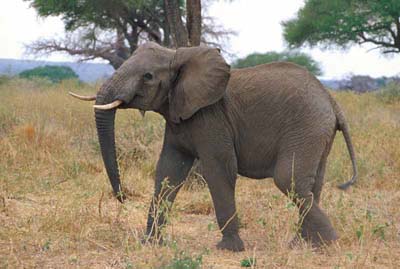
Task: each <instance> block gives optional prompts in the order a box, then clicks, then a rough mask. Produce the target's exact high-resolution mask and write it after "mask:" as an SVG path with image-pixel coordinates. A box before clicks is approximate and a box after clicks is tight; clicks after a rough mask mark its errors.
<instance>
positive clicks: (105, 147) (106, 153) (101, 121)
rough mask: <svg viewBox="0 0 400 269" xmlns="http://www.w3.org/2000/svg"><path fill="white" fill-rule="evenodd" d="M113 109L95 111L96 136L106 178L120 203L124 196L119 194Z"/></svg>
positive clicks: (119, 183) (119, 184)
mask: <svg viewBox="0 0 400 269" xmlns="http://www.w3.org/2000/svg"><path fill="white" fill-rule="evenodd" d="M115 111H116V110H115V109H111V110H99V109H96V110H95V117H96V127H97V134H98V137H99V142H100V149H101V154H102V156H103V161H104V165H105V167H106V170H107V174H108V178H109V179H110V182H111V186H112V188H113V191H114V194H115V196H116V197H117V199H118V200H119V201H120V202H121V203H122V202H123V201H124V196H123V194H122V192H121V182H120V178H119V171H118V163H117V156H116V150H115V135H114V122H115Z"/></svg>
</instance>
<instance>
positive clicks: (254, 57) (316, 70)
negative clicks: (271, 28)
mask: <svg viewBox="0 0 400 269" xmlns="http://www.w3.org/2000/svg"><path fill="white" fill-rule="evenodd" d="M271 62H292V63H295V64H298V65H300V66H303V67H305V68H307V69H308V71H310V72H311V73H313V74H314V75H322V70H321V68H320V66H319V63H318V62H317V61H315V60H314V59H313V58H311V56H309V55H307V54H305V53H301V52H280V53H279V52H275V51H271V52H266V53H253V54H250V55H248V56H247V57H245V58H243V59H238V60H236V61H235V62H234V63H233V67H235V68H245V67H251V66H256V65H259V64H266V63H271Z"/></svg>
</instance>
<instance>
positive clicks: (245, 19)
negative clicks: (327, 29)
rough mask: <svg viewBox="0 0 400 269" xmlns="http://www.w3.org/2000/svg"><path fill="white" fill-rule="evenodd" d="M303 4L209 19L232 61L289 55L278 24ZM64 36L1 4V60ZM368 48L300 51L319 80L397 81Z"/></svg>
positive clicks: (391, 63)
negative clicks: (225, 40) (223, 34)
mask: <svg viewBox="0 0 400 269" xmlns="http://www.w3.org/2000/svg"><path fill="white" fill-rule="evenodd" d="M303 5H304V1H303V0H280V1H276V0H235V1H227V0H216V1H214V2H213V4H212V5H211V6H210V7H209V10H208V13H209V14H210V15H211V16H213V17H215V18H217V21H218V22H219V23H220V24H222V25H223V26H224V27H225V28H228V29H231V30H234V31H235V32H236V33H237V35H236V36H233V37H232V38H231V39H230V42H229V45H230V51H231V52H232V53H233V54H234V55H235V56H236V57H244V56H246V55H248V54H250V53H253V52H261V53H262V52H267V51H278V52H281V51H283V50H286V49H287V46H286V44H285V42H284V40H283V38H282V26H281V22H282V21H283V20H287V19H289V18H293V17H294V16H295V15H296V12H297V11H298V9H299V8H300V7H302V6H303ZM63 35H64V27H63V23H62V21H61V20H60V18H57V17H51V18H47V19H43V18H39V17H38V16H37V14H36V12H35V10H34V9H33V8H30V7H29V3H27V2H24V1H22V0H0V41H1V42H0V58H13V59H25V58H27V57H30V58H32V56H29V55H26V53H25V48H24V45H25V44H29V43H30V42H33V41H35V40H38V39H43V38H57V37H60V38H61V37H62V36H63ZM371 48H372V47H371V46H357V45H356V46H353V47H352V48H351V49H350V50H347V51H343V50H338V49H330V50H320V49H318V48H313V49H309V48H303V49H302V50H301V51H303V52H306V53H308V54H310V55H311V56H312V57H313V58H314V59H315V60H316V61H318V62H319V63H320V64H321V67H322V70H323V73H324V74H323V76H322V78H325V79H334V78H337V79H338V78H345V77H348V76H349V75H350V74H355V75H370V76H372V77H379V76H394V75H400V69H399V64H400V55H396V54H395V55H393V56H391V57H388V56H383V55H382V54H380V53H379V51H377V50H370V49H371ZM40 59H41V60H52V61H74V60H76V58H72V57H69V56H67V55H65V54H57V55H52V56H50V57H47V58H46V57H41V58H40Z"/></svg>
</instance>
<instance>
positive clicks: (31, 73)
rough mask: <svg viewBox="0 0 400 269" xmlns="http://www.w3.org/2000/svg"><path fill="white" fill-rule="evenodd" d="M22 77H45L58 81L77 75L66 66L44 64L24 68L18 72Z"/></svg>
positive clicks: (76, 76)
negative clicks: (27, 68)
mask: <svg viewBox="0 0 400 269" xmlns="http://www.w3.org/2000/svg"><path fill="white" fill-rule="evenodd" d="M19 76H20V77H22V78H28V79H31V78H35V77H40V78H47V79H49V80H50V81H52V82H60V81H62V80H65V79H72V78H75V79H77V78H78V75H77V74H76V73H75V72H74V70H72V69H71V68H70V67H68V66H56V65H45V66H40V67H36V68H33V69H29V70H25V71H23V72H21V73H20V74H19Z"/></svg>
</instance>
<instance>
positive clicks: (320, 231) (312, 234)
mask: <svg viewBox="0 0 400 269" xmlns="http://www.w3.org/2000/svg"><path fill="white" fill-rule="evenodd" d="M324 224H325V225H321V226H319V227H315V225H311V227H310V225H307V223H304V224H303V226H302V229H301V237H302V238H303V239H304V240H306V242H309V243H310V244H311V247H313V248H320V247H322V246H325V245H330V244H332V243H333V242H335V241H336V240H337V239H338V235H337V233H336V231H335V229H334V228H333V227H332V225H331V224H330V222H329V223H324Z"/></svg>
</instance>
